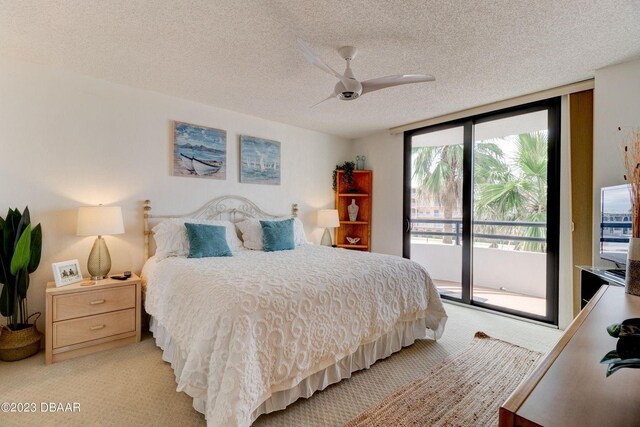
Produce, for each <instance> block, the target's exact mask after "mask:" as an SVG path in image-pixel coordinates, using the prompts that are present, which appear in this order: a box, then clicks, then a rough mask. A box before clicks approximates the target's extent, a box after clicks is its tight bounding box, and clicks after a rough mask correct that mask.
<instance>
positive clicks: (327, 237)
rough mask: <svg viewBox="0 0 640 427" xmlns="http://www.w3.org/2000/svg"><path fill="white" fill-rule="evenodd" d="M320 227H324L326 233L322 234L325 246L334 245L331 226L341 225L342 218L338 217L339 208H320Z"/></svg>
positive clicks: (322, 242) (322, 243)
mask: <svg viewBox="0 0 640 427" xmlns="http://www.w3.org/2000/svg"><path fill="white" fill-rule="evenodd" d="M318 227H324V234H323V235H322V241H321V242H320V244H321V245H323V246H333V243H331V232H330V231H329V228H335V227H340V218H338V210H337V209H320V210H319V211H318Z"/></svg>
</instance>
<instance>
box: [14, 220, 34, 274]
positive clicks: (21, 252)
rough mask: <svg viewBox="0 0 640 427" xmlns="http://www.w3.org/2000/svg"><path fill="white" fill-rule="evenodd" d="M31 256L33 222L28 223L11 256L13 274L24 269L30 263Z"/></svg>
mask: <svg viewBox="0 0 640 427" xmlns="http://www.w3.org/2000/svg"><path fill="white" fill-rule="evenodd" d="M30 258H31V224H29V225H27V228H25V230H24V232H23V233H22V235H21V236H20V238H19V239H18V242H17V243H16V247H15V250H14V252H13V256H12V257H11V266H10V271H11V274H13V275H15V274H16V273H17V272H18V270H22V269H23V268H26V267H27V266H28V265H29V259H30Z"/></svg>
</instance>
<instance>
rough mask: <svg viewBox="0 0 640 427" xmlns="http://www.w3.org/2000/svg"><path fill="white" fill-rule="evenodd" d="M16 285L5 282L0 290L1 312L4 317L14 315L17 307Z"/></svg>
mask: <svg viewBox="0 0 640 427" xmlns="http://www.w3.org/2000/svg"><path fill="white" fill-rule="evenodd" d="M14 301H15V285H14V284H9V283H5V284H4V286H2V291H0V314H2V315H3V316H4V317H11V316H13V311H14V309H15V304H14Z"/></svg>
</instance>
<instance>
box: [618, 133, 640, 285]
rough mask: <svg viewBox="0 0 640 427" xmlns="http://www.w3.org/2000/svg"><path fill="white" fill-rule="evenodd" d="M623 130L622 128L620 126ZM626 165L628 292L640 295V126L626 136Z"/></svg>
mask: <svg viewBox="0 0 640 427" xmlns="http://www.w3.org/2000/svg"><path fill="white" fill-rule="evenodd" d="M618 130H619V131H621V132H622V131H623V130H622V128H618ZM623 145H624V165H625V169H626V170H627V173H626V175H625V176H624V179H625V181H627V182H628V183H629V184H630V185H629V196H630V197H631V206H632V209H631V218H632V226H631V233H632V234H631V238H630V239H629V252H628V253H627V274H626V286H625V289H626V291H627V293H629V294H632V295H640V167H639V166H638V165H640V128H633V129H631V130H630V131H628V132H627V134H626V135H625V138H624V143H623Z"/></svg>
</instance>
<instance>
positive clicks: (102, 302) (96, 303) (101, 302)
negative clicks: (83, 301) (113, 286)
mask: <svg viewBox="0 0 640 427" xmlns="http://www.w3.org/2000/svg"><path fill="white" fill-rule="evenodd" d="M104 302H105V300H104V299H97V300H94V301H91V302H90V303H89V304H91V305H98V304H104Z"/></svg>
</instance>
